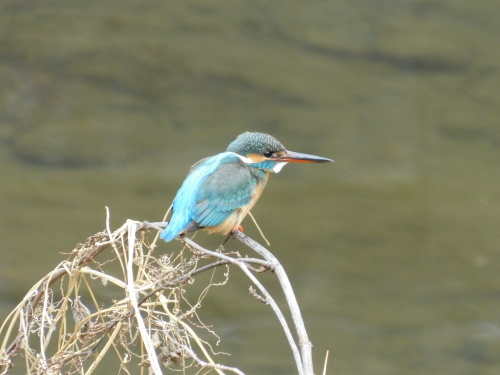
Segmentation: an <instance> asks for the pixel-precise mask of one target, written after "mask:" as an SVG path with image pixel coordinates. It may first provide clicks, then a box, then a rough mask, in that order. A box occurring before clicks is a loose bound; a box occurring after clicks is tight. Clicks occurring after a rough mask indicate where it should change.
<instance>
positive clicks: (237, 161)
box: [160, 132, 333, 242]
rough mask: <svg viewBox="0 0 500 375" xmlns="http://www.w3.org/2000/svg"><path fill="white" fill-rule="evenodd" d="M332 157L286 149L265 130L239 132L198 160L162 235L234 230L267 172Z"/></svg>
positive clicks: (254, 199) (259, 191)
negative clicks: (222, 149)
mask: <svg viewBox="0 0 500 375" xmlns="http://www.w3.org/2000/svg"><path fill="white" fill-rule="evenodd" d="M332 161H333V160H331V159H327V158H323V157H320V156H315V155H308V154H302V153H299V152H293V151H288V150H286V149H285V147H284V146H283V145H282V144H281V143H280V142H279V141H278V140H277V139H276V138H274V137H273V136H271V135H269V134H265V133H254V132H245V133H243V134H240V135H239V136H238V137H237V138H236V139H235V140H234V141H233V142H232V143H231V144H230V145H229V147H228V148H227V150H226V151H225V152H222V153H220V154H217V155H214V156H210V157H207V158H205V159H202V160H200V161H198V162H197V163H196V164H194V165H193V166H192V167H191V170H190V172H189V174H188V176H187V177H186V179H185V180H184V182H183V184H182V186H181V188H180V189H179V191H178V192H177V194H176V196H175V198H174V201H173V203H172V216H171V219H170V221H169V223H168V225H167V227H166V228H165V229H164V230H163V232H162V233H161V234H160V238H162V239H163V240H165V241H166V242H170V241H172V240H173V239H174V238H176V237H177V236H181V237H182V236H183V235H185V234H186V233H189V232H194V231H197V230H199V229H205V230H207V231H208V232H209V233H210V234H224V235H230V234H231V233H233V232H234V231H236V230H238V229H239V228H240V224H241V222H242V220H243V219H244V218H245V216H246V215H247V214H248V213H249V212H250V210H251V209H252V208H253V206H254V205H255V203H256V202H257V201H258V200H259V198H260V196H261V194H262V191H263V190H264V188H265V186H266V183H267V180H268V178H269V174H270V173H271V172H274V173H279V172H280V171H281V169H282V168H283V166H284V165H285V164H287V163H326V162H332Z"/></svg>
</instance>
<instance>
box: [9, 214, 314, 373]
mask: <svg viewBox="0 0 500 375" xmlns="http://www.w3.org/2000/svg"><path fill="white" fill-rule="evenodd" d="M165 225H166V223H147V222H137V221H132V220H128V221H127V222H126V223H125V224H124V225H123V226H122V227H121V228H119V229H118V230H116V231H114V232H112V231H111V229H110V227H109V210H108V211H107V219H106V231H104V232H101V233H97V234H96V235H94V236H91V237H89V238H88V239H87V240H86V241H85V243H83V244H79V245H78V246H77V247H76V248H75V249H74V250H73V251H72V252H71V253H70V256H69V258H68V259H67V260H66V261H63V262H61V263H60V264H59V265H58V266H57V267H56V268H55V269H54V270H52V271H51V272H50V273H48V274H47V275H46V276H45V277H44V278H42V279H41V280H40V281H39V282H37V283H36V284H35V285H34V286H33V288H32V289H31V290H30V291H29V292H28V293H27V295H26V296H25V297H24V298H23V300H22V301H21V303H20V304H19V305H18V306H17V307H16V308H15V309H14V311H12V313H11V314H9V316H8V317H7V318H6V320H5V322H3V324H2V325H1V326H0V344H1V346H0V374H2V375H3V374H8V373H9V372H10V370H11V369H12V368H13V366H14V363H16V366H22V365H21V363H22V362H21V361H19V360H18V361H15V359H16V358H17V357H18V354H20V353H22V354H23V356H24V362H25V366H26V367H25V372H26V373H57V372H64V373H66V372H67V373H81V374H85V375H91V374H93V373H94V372H95V371H96V370H97V368H98V366H99V364H100V362H101V360H102V359H103V358H104V357H105V356H109V355H111V354H112V353H113V352H114V354H115V355H116V357H117V359H118V361H119V363H120V364H121V369H122V370H123V371H124V372H126V373H133V372H136V370H132V368H131V367H129V366H131V365H130V363H132V362H133V361H134V360H135V361H136V362H139V363H138V364H139V365H141V366H148V367H149V368H150V369H149V372H150V373H153V374H155V375H157V374H162V367H167V368H174V367H176V369H177V370H178V369H179V367H180V368H182V369H183V370H184V369H186V368H188V367H190V366H193V365H196V366H200V367H202V368H203V369H204V370H203V371H205V373H207V374H209V373H217V374H219V375H222V374H224V373H226V372H231V373H235V374H238V375H243V372H242V371H241V370H239V369H237V368H234V367H229V366H225V365H223V364H219V363H216V362H215V361H214V359H213V358H212V355H213V351H212V350H211V346H210V344H209V343H208V342H207V341H205V340H202V339H201V338H200V337H199V336H198V333H197V332H198V331H199V330H200V329H205V330H206V331H208V332H209V333H212V334H214V335H215V332H213V330H212V329H210V328H208V327H207V326H206V325H204V324H203V323H202V322H201V320H199V318H198V313H197V310H198V309H199V307H200V306H201V300H202V299H203V298H204V296H205V295H206V293H207V291H208V290H209V288H211V287H215V286H218V285H224V284H225V283H226V282H227V276H225V280H224V281H223V282H220V283H217V282H215V281H210V282H209V285H207V286H206V287H205V288H204V289H203V292H202V293H201V294H200V295H199V297H198V301H197V302H196V303H194V304H192V303H190V302H189V301H187V300H186V298H185V296H184V293H183V292H182V290H183V288H187V287H189V285H190V284H192V283H193V282H194V278H195V276H196V275H199V274H201V273H203V272H206V271H208V270H215V269H216V268H218V267H220V266H226V267H227V266H231V265H232V266H236V267H238V269H240V270H241V271H242V272H243V273H244V274H245V275H247V277H248V278H249V279H250V280H251V281H252V283H253V284H254V285H255V287H256V288H257V290H258V292H259V294H257V292H256V291H255V293H254V294H255V296H257V297H258V298H259V299H261V300H262V301H263V302H265V303H266V304H268V305H269V306H270V307H271V308H272V309H273V311H274V313H275V314H276V316H277V317H278V320H279V321H280V323H281V325H282V327H283V330H284V332H285V335H286V337H287V339H288V341H289V345H290V347H291V349H292V353H293V355H294V358H295V362H296V364H297V371H298V374H299V375H312V361H311V360H310V352H311V350H310V343H309V341H308V340H307V335H306V333H305V328H304V324H303V322H302V321H301V318H300V311H299V310H298V306H296V300H295V297H294V296H293V291H292V289H291V286H290V283H289V281H288V278H287V277H286V274H285V272H284V270H283V267H282V266H281V265H280V264H279V263H278V261H277V260H276V258H275V257H274V256H272V254H270V253H269V252H268V251H267V250H266V249H265V248H263V247H261V246H260V245H259V244H257V243H256V242H255V241H253V240H251V239H249V238H248V237H246V236H245V235H242V234H239V233H236V234H235V237H236V238H238V239H239V240H240V241H242V242H243V243H245V244H246V245H247V246H249V247H251V248H252V249H254V250H256V251H257V253H258V254H259V255H261V256H262V257H263V259H259V258H244V257H241V256H240V255H238V254H237V253H231V254H223V253H222V252H220V251H211V250H208V249H205V248H203V247H201V246H199V245H198V244H196V243H195V242H194V241H192V240H191V239H188V238H184V239H183V241H184V243H185V244H186V245H187V246H188V247H189V249H191V250H192V251H188V250H186V249H185V248H184V247H183V248H182V249H180V250H179V249H178V250H175V251H174V252H173V253H171V254H163V255H161V256H154V255H153V253H152V250H153V248H154V247H155V246H156V245H155V243H156V242H155V241H156V238H155V239H154V240H153V241H152V242H148V236H147V233H146V232H148V231H149V230H153V231H155V232H156V231H160V230H161V229H162V228H164V227H165ZM156 237H157V236H156ZM179 243H181V244H182V242H179ZM107 248H110V251H107V252H106V251H105V250H106V249H107ZM102 258H104V259H102ZM214 258H215V259H216V260H215V261H213V260H208V259H214ZM113 263H116V264H118V266H117V267H114V268H111V267H108V264H113ZM256 266H257V267H256ZM108 268H109V269H108ZM265 270H272V271H273V272H275V273H276V275H277V276H278V278H279V280H280V283H281V285H282V287H283V290H284V292H285V295H286V296H287V300H288V303H289V307H290V310H291V314H292V317H293V321H294V324H295V329H296V331H297V333H298V335H299V341H298V342H299V345H300V350H301V351H299V348H298V346H297V344H296V343H295V340H294V338H293V335H292V333H291V330H290V328H289V327H288V325H287V322H286V319H285V317H284V315H283V313H282V312H281V310H280V308H279V307H278V305H277V304H276V302H275V300H274V298H272V296H271V295H270V294H269V293H268V291H267V290H266V289H265V287H264V286H263V285H262V284H261V283H260V282H259V280H258V279H257V277H256V275H255V274H257V273H258V272H263V271H265ZM65 276H68V277H65ZM99 282H101V283H102V285H108V284H109V285H111V286H112V287H113V290H116V291H117V292H116V293H118V294H117V295H116V298H114V299H113V300H110V301H107V300H99V298H102V297H100V295H99V293H96V291H95V288H96V286H95V285H94V284H95V283H99ZM56 283H58V284H57V285H58V287H57V289H55V285H56ZM100 288H102V286H101V287H100ZM82 292H83V293H82ZM80 293H82V295H84V294H87V295H89V296H90V300H89V301H87V302H86V303H85V304H84V303H83V302H82V300H81V298H85V296H83V297H80ZM88 298H89V297H87V299H88ZM186 305H187V306H188V308H187V309H185V308H184V307H183V306H186ZM193 316H194V317H195V319H197V320H195V321H194V322H193ZM71 317H74V319H73V320H71ZM193 323H195V324H193ZM35 337H38V339H37V340H35V339H34V338H35ZM216 337H217V336H216ZM137 341H138V342H140V345H139V347H140V350H139V351H137V349H136V348H137V346H136V345H134V344H135V343H136V342H137ZM307 343H309V346H308V345H307ZM48 347H51V348H53V347H56V348H57V350H56V351H55V353H54V351H53V350H52V349H51V351H50V353H49V352H48V351H47V348H48ZM127 368H128V369H127ZM63 369H65V370H63Z"/></svg>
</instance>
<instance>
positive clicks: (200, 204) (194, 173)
mask: <svg viewBox="0 0 500 375" xmlns="http://www.w3.org/2000/svg"><path fill="white" fill-rule="evenodd" d="M257 182H258V178H257V176H255V175H253V174H252V173H251V171H250V170H249V168H248V167H246V165H245V164H244V163H243V162H242V161H241V160H240V158H239V157H238V156H237V155H236V154H234V153H231V152H224V153H221V154H218V155H215V156H212V157H210V158H207V159H204V160H201V161H200V162H198V163H197V164H195V165H194V166H193V168H192V170H191V172H190V174H189V175H188V176H187V178H186V180H185V181H184V183H183V184H182V186H181V188H180V189H179V191H178V192H177V195H176V196H175V199H174V203H173V207H172V209H173V214H172V218H171V220H170V223H169V224H168V226H167V228H166V229H165V230H164V231H163V232H162V233H161V235H160V238H162V239H163V240H165V241H167V242H169V241H171V240H172V239H174V238H175V237H176V236H177V235H178V234H179V233H181V232H182V231H184V230H186V229H188V230H196V229H199V228H203V227H214V226H217V225H220V224H222V223H223V222H224V220H226V219H227V218H228V217H229V216H230V215H231V214H232V213H233V212H234V211H235V210H237V209H238V208H241V207H243V206H245V205H247V204H249V203H250V201H251V199H252V193H253V190H254V187H255V186H256V184H257ZM188 226H189V228H188Z"/></svg>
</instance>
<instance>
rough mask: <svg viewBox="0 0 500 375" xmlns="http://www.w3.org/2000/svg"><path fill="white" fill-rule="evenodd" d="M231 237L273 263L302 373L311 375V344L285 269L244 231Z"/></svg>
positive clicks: (237, 232)
mask: <svg viewBox="0 0 500 375" xmlns="http://www.w3.org/2000/svg"><path fill="white" fill-rule="evenodd" d="M233 237H234V238H236V239H238V240H239V241H240V242H242V243H244V244H245V245H246V246H248V247H250V248H251V249H253V250H255V251H256V252H257V253H258V254H259V255H260V256H262V257H263V258H264V259H265V260H267V261H268V262H272V263H273V264H274V265H275V268H274V272H275V273H276V276H277V277H278V280H279V282H280V284H281V288H282V289H283V293H284V294H285V297H286V300H287V302H288V307H289V308H290V313H291V315H292V319H293V322H294V324H295V329H296V331H297V336H298V341H299V346H300V351H301V354H302V356H301V363H302V369H303V373H304V374H306V375H312V374H313V373H314V371H313V362H312V344H311V342H310V341H309V338H308V336H307V331H306V327H305V325H304V321H303V319H302V314H301V313H300V308H299V304H298V303H297V299H296V298H295V294H294V293H293V288H292V284H291V283H290V280H289V279H288V276H287V274H286V272H285V269H284V268H283V266H282V265H281V264H280V263H279V262H278V259H276V257H275V256H274V255H273V254H272V253H271V252H270V251H269V250H267V249H266V248H265V247H263V246H262V245H260V244H259V243H257V242H255V241H254V240H252V239H251V238H250V237H248V236H247V235H245V234H244V233H242V232H240V231H236V232H234V233H233Z"/></svg>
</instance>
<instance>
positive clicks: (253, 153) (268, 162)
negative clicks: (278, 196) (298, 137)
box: [227, 132, 333, 173]
mask: <svg viewBox="0 0 500 375" xmlns="http://www.w3.org/2000/svg"><path fill="white" fill-rule="evenodd" d="M227 151H228V152H234V153H235V154H238V155H240V156H242V157H243V159H242V160H243V161H244V162H245V163H247V164H248V165H250V166H252V167H255V168H259V169H263V170H266V171H272V172H275V173H278V172H279V171H280V170H281V168H283V166H284V165H285V164H286V163H326V162H330V161H333V160H331V159H327V158H323V157H321V156H315V155H308V154H302V153H299V152H293V151H288V150H286V149H285V146H283V145H282V144H281V142H280V141H278V140H277V139H276V138H274V137H273V136H271V135H269V134H265V133H251V132H245V133H243V134H240V135H239V136H238V137H237V138H236V139H235V140H234V141H233V142H231V144H230V145H229V147H228V148H227Z"/></svg>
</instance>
